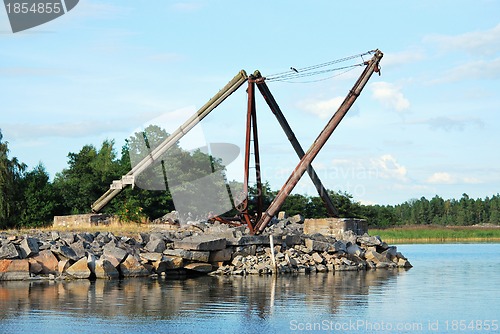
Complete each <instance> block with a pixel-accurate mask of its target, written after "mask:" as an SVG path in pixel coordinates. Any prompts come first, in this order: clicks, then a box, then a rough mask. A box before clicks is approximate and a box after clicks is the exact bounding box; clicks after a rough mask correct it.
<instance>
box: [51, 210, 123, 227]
mask: <svg viewBox="0 0 500 334" xmlns="http://www.w3.org/2000/svg"><path fill="white" fill-rule="evenodd" d="M98 225H119V221H118V219H117V218H114V217H112V216H111V215H106V214H94V213H90V214H82V215H69V216H55V217H54V224H53V226H54V227H91V226H98Z"/></svg>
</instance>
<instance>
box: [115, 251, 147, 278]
mask: <svg viewBox="0 0 500 334" xmlns="http://www.w3.org/2000/svg"><path fill="white" fill-rule="evenodd" d="M120 271H121V273H122V275H123V277H143V276H148V275H149V274H150V272H149V270H147V269H146V268H145V267H144V266H143V265H142V264H141V263H140V262H139V261H138V260H137V259H136V258H135V257H134V256H132V255H131V254H129V255H127V257H126V258H125V260H124V261H123V262H122V263H120Z"/></svg>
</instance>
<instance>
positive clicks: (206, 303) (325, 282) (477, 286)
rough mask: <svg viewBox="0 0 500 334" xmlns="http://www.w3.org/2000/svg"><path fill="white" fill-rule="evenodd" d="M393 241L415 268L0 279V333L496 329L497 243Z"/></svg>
mask: <svg viewBox="0 0 500 334" xmlns="http://www.w3.org/2000/svg"><path fill="white" fill-rule="evenodd" d="M398 249H399V250H400V251H401V252H402V253H403V254H405V255H406V256H407V257H408V258H409V259H410V261H411V262H412V264H413V265H414V268H412V269H410V270H408V271H404V270H394V271H388V270H379V271H368V272H345V273H337V274H335V275H334V274H331V273H330V274H312V275H300V276H295V277H290V276H284V277H278V278H277V279H276V280H275V279H274V278H272V277H232V278H219V277H201V278H196V279H188V280H183V281H178V280H157V281H156V280H149V279H137V280H135V279H134V280H130V279H129V280H125V281H96V282H89V281H76V282H58V283H54V282H52V283H51V282H36V283H34V282H32V283H28V282H3V283H0V309H1V312H0V333H28V332H33V331H36V332H40V333H207V334H208V333H258V332H261V333H310V332H339V333H340V332H352V333H374V332H375V333H376V332H378V333H388V332H389V333H390V332H392V333H415V332H416V333H428V332H438V333H445V332H449V333H500V329H499V328H498V326H500V324H498V322H499V321H500V293H499V283H500V244H432V245H400V246H398ZM488 326H489V330H487V329H488Z"/></svg>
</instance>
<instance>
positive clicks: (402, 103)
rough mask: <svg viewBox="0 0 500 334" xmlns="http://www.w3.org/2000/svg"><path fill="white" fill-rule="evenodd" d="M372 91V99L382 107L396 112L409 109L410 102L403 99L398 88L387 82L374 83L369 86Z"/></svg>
mask: <svg viewBox="0 0 500 334" xmlns="http://www.w3.org/2000/svg"><path fill="white" fill-rule="evenodd" d="M370 87H371V88H372V91H373V98H374V99H375V100H377V101H379V102H380V103H381V104H382V105H383V106H385V107H387V108H391V109H394V110H396V111H398V112H402V111H405V110H406V109H408V108H410V101H408V99H407V98H406V97H404V95H403V93H401V91H400V88H399V87H396V86H395V85H393V84H391V83H389V82H383V81H382V82H375V83H372V84H371V85H370Z"/></svg>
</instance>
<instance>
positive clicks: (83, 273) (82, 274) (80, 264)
mask: <svg viewBox="0 0 500 334" xmlns="http://www.w3.org/2000/svg"><path fill="white" fill-rule="evenodd" d="M66 274H68V275H71V276H73V277H74V278H89V277H90V274H91V272H90V268H89V266H88V264H87V258H86V257H82V258H81V259H80V260H78V261H76V262H75V263H74V264H72V265H71V266H70V267H69V268H68V269H66Z"/></svg>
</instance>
